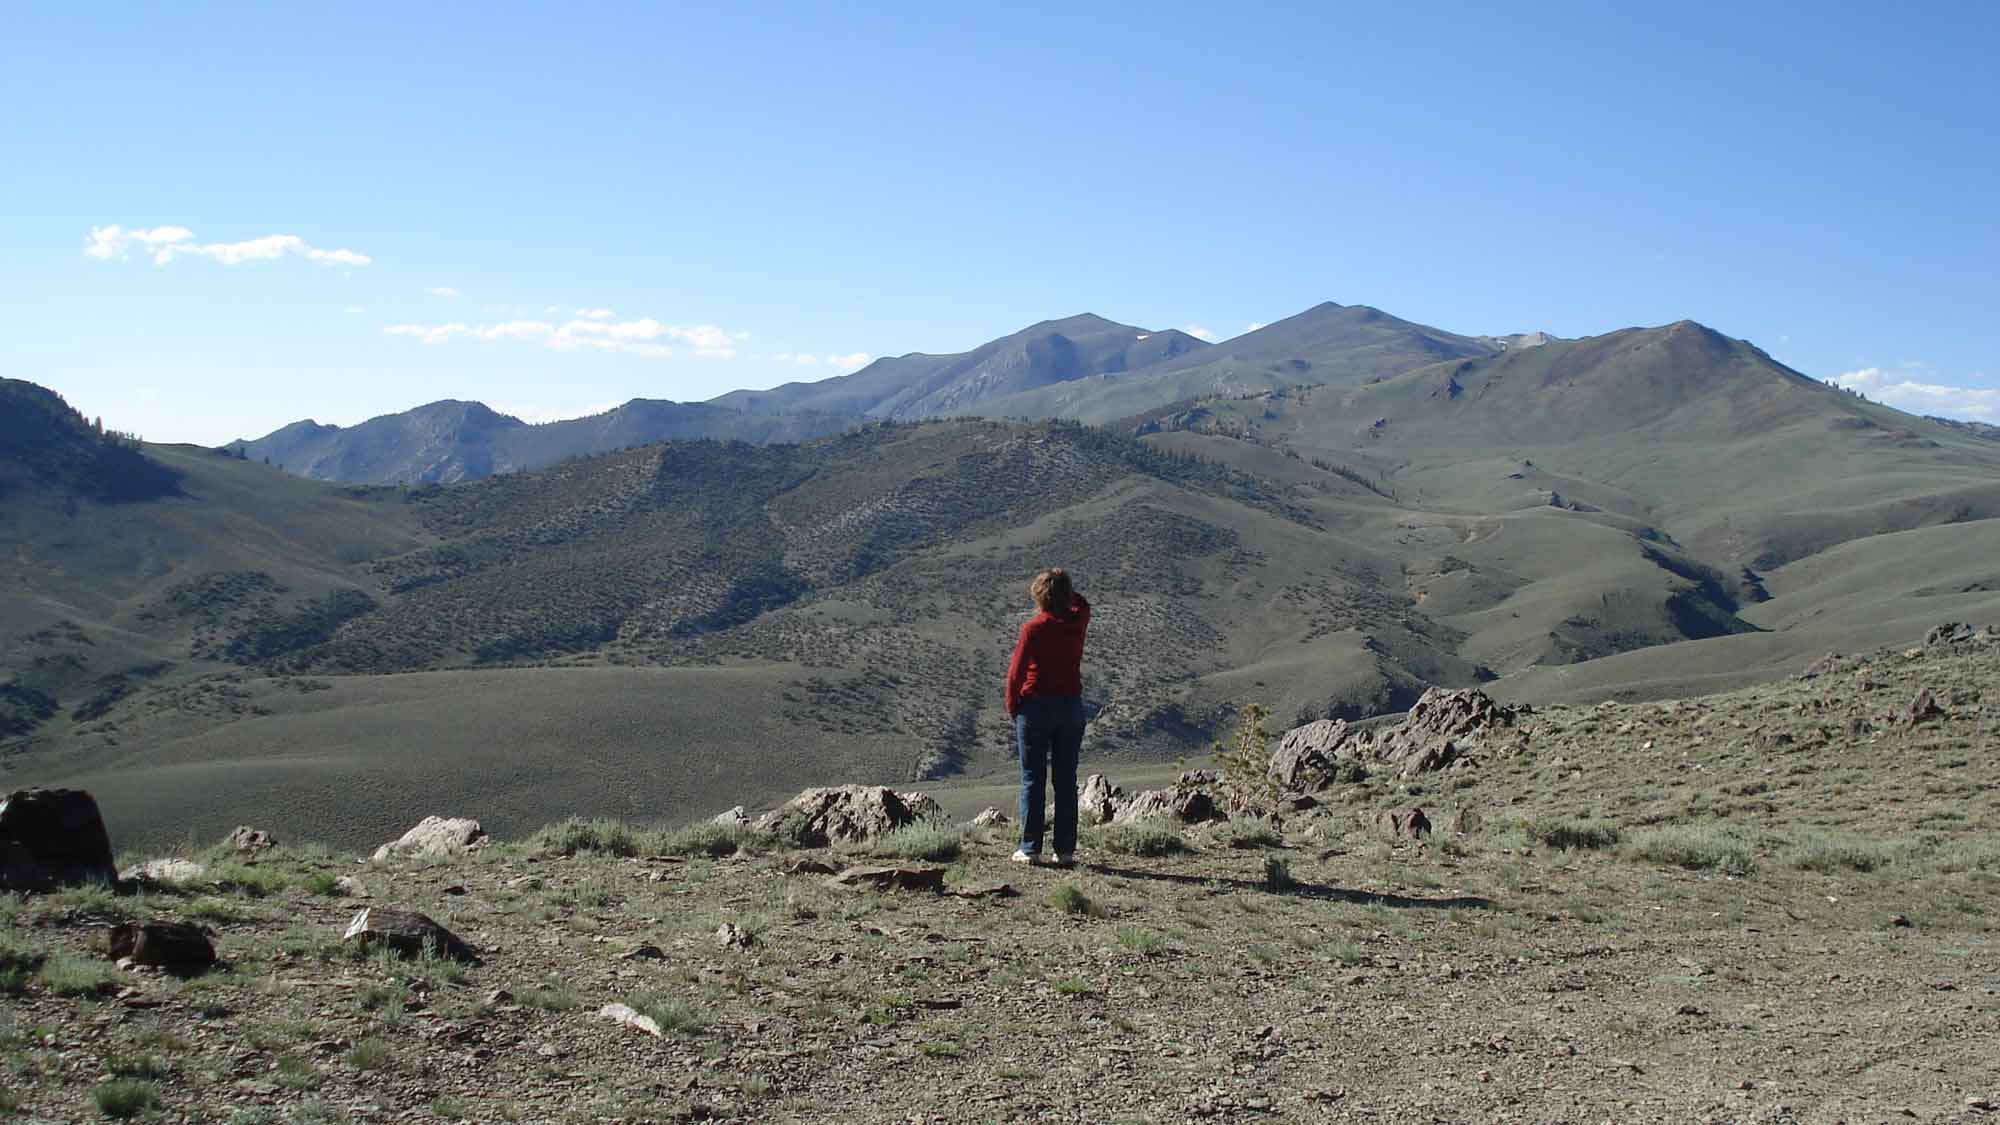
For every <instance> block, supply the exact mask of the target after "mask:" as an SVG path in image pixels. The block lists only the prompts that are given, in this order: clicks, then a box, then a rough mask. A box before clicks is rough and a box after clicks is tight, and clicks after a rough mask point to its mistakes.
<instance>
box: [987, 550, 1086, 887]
mask: <svg viewBox="0 0 2000 1125" xmlns="http://www.w3.org/2000/svg"><path fill="white" fill-rule="evenodd" d="M1028 592H1029V593H1030V594H1033V595H1034V598H1035V607H1036V609H1037V610H1038V611H1039V612H1037V613H1036V614H1035V615H1034V616H1033V617H1031V618H1029V619H1028V621H1027V623H1026V624H1024V625H1022V626H1021V636H1020V639H1019V640H1017V641H1015V642H1014V659H1013V660H1011V661H1009V662H1008V664H1007V717H1008V718H1010V719H1012V720H1014V744H1015V746H1016V747H1017V748H1018V749H1019V750H1020V754H1021V846H1020V847H1019V848H1018V849H1016V850H1015V852H1014V855H1013V860H1014V862H1015V863H1034V862H1036V861H1037V858H1038V857H1039V856H1040V854H1041V849H1042V817H1043V808H1044V798H1043V793H1042V784H1043V782H1044V781H1046V782H1048V783H1049V784H1051V785H1053V786H1054V787H1055V791H1056V818H1055V820H1056V822H1055V826H1054V828H1055V831H1054V837H1055V838H1054V840H1053V843H1054V844H1055V853H1056V864H1057V865H1058V866H1060V867H1068V866H1070V865H1071V864H1073V863H1075V862H1076V755H1077V751H1078V749H1080V748H1081V747H1082V746H1083V632H1084V630H1085V629H1086V628H1088V627H1089V625H1090V603H1089V602H1087V601H1085V600H1084V598H1083V595H1082V594H1079V593H1077V592H1076V590H1075V588H1073V587H1072V586H1071V585H1070V581H1069V574H1068V573H1067V572H1066V571H1064V570H1063V569H1062V568H1061V567H1052V568H1050V569H1048V570H1044V571H1042V572H1041V573H1040V574H1037V575H1035V580H1034V581H1033V582H1030V583H1029V584H1028Z"/></svg>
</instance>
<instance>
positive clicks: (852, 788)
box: [756, 785, 936, 848]
mask: <svg viewBox="0 0 2000 1125" xmlns="http://www.w3.org/2000/svg"><path fill="white" fill-rule="evenodd" d="M924 800H925V801H927V802H930V804H931V806H932V807H935V806H936V802H934V801H931V800H930V798H928V797H925V798H924ZM916 821H917V814H916V813H915V812H914V811H912V810H911V808H910V806H909V804H908V803H907V802H905V801H904V800H903V798H902V796H901V795H900V794H898V793H897V792H896V791H895V790H893V789H889V788H886V787H884V786H880V785H841V786H836V787H833V788H826V789H808V790H806V791H805V792H803V793H800V794H799V795H798V796H797V797H794V798H793V799H792V800H791V801H789V802H787V803H786V804H784V805H782V806H780V807H779V808H776V809H774V810H772V811H771V812H768V813H765V814H764V815H763V816H761V817H759V818H757V825H756V828H757V831H758V832H764V833H770V834H772V835H777V836H780V837H790V838H792V839H793V840H795V841H796V842H797V843H798V845H799V846H800V847H809V848H823V847H826V846H827V845H829V844H836V843H864V842H867V841H871V840H876V839H880V838H881V837H882V836H884V835H887V834H888V833H890V832H894V831H895V830H896V829H898V828H902V827H904V826H906V825H910V824H914V823H916Z"/></svg>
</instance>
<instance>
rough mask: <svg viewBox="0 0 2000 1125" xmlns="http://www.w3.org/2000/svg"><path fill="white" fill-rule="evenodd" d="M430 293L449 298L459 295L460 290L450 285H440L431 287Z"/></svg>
mask: <svg viewBox="0 0 2000 1125" xmlns="http://www.w3.org/2000/svg"><path fill="white" fill-rule="evenodd" d="M430 295H431V296H433V297H444V298H446V299H447V300H448V299H450V298H453V297H456V296H458V290H456V289H453V288H452V287H451V286H449V285H438V286H434V287H432V288H431V290H430Z"/></svg>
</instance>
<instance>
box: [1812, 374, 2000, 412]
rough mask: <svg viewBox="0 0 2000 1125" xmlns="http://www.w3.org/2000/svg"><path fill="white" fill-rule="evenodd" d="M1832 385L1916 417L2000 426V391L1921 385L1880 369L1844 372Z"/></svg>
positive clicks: (1833, 379)
mask: <svg viewBox="0 0 2000 1125" xmlns="http://www.w3.org/2000/svg"><path fill="white" fill-rule="evenodd" d="M1902 366H1903V368H1904V369H1906V370H1907V369H1912V368H1914V369H1920V370H1921V369H1924V366H1925V365H1924V364H1921V363H1911V362H1909V361H1905V362H1904V363H1903V365H1902ZM1828 381H1829V382H1831V383H1832V384H1833V385H1835V386H1837V387H1845V388H1846V389H1848V390H1850V391H1859V392H1861V393H1862V394H1864V395H1867V396H1868V397H1869V398H1871V399H1873V400H1875V401H1876V402H1881V403H1887V404H1888V405H1890V406H1893V407H1895V408H1896V409H1898V410H1907V411H1909V412H1910V413H1912V414H1938V415H1942V416H1944V417H1946V418H1963V419H1970V420H1972V421H1976V422H1995V423H2000V387H1956V386H1951V385H1949V384H1945V383H1927V382H1919V381H1917V380H1915V379H1912V378H1910V377H1909V376H1907V375H1892V374H1890V373H1889V372H1886V371H1884V370H1882V369H1881V368H1879V367H1864V368H1861V369H1860V370H1859V371H1848V372H1843V373H1842V374H1839V375H1835V376H1834V377H1833V378H1832V379H1830V380H1828Z"/></svg>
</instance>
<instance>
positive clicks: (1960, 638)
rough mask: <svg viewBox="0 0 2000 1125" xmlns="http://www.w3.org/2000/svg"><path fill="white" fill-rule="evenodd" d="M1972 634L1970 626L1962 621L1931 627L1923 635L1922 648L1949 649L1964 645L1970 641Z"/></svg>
mask: <svg viewBox="0 0 2000 1125" xmlns="http://www.w3.org/2000/svg"><path fill="white" fill-rule="evenodd" d="M1973 633H1974V630H1973V628H1972V626H1970V625H1967V624H1966V623H1964V622H1963V621H1947V622H1945V623H1944V624H1942V625H1933V626H1931V628H1930V631H1929V632H1927V633H1925V634H1924V647H1925V648H1949V647H1951V646H1952V645H1960V644H1964V643H1965V642H1967V641H1969V640H1971V639H1972V637H1973Z"/></svg>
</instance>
